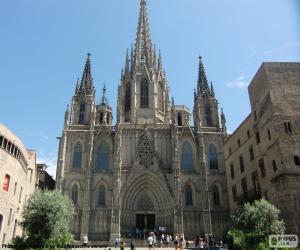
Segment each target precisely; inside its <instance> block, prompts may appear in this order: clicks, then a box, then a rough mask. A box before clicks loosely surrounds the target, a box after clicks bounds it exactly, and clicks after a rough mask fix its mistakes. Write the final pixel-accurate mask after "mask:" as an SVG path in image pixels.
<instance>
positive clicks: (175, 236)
mask: <svg viewBox="0 0 300 250" xmlns="http://www.w3.org/2000/svg"><path fill="white" fill-rule="evenodd" d="M178 243H179V236H178V234H177V233H176V234H175V235H174V247H175V250H177V249H178Z"/></svg>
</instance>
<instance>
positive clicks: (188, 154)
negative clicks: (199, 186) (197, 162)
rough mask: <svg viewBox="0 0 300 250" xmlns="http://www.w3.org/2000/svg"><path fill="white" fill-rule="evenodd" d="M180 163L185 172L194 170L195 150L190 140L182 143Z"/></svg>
mask: <svg viewBox="0 0 300 250" xmlns="http://www.w3.org/2000/svg"><path fill="white" fill-rule="evenodd" d="M180 165H181V170H182V171H183V172H193V170H194V161H193V150H192V147H191V145H190V144H189V143H188V142H185V143H184V144H183V145H182V148H181V158H180Z"/></svg>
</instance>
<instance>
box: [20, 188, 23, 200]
mask: <svg viewBox="0 0 300 250" xmlns="http://www.w3.org/2000/svg"><path fill="white" fill-rule="evenodd" d="M22 192H23V187H21V190H20V195H19V203H21V200H22Z"/></svg>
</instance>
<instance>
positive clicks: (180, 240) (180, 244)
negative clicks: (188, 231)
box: [178, 233, 184, 250]
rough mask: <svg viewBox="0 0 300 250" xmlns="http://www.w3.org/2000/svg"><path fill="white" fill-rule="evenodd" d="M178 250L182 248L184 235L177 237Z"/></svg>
mask: <svg viewBox="0 0 300 250" xmlns="http://www.w3.org/2000/svg"><path fill="white" fill-rule="evenodd" d="M178 243H179V244H178V245H179V249H180V250H182V249H183V247H184V235H183V233H181V234H180V236H179V241H178Z"/></svg>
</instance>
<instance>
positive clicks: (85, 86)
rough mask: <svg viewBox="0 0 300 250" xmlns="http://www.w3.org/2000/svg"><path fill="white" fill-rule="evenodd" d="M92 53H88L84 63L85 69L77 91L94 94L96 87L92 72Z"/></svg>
mask: <svg viewBox="0 0 300 250" xmlns="http://www.w3.org/2000/svg"><path fill="white" fill-rule="evenodd" d="M90 57H91V54H90V53H87V59H86V62H85V65H84V70H83V74H82V78H81V82H80V86H79V88H78V91H77V92H80V93H81V92H83V93H85V94H86V95H94V94H95V89H94V86H93V78H92V73H91V58H90Z"/></svg>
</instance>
